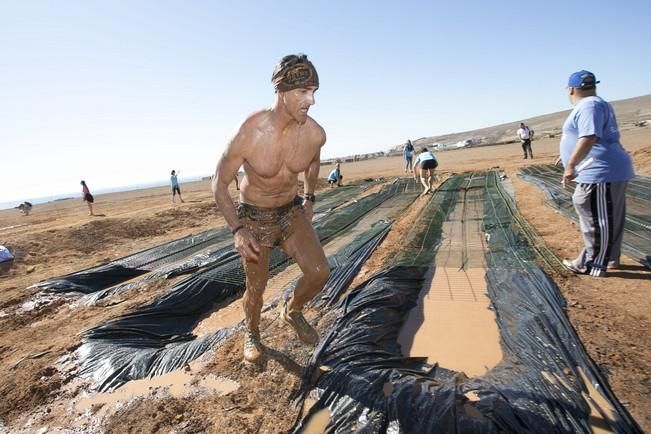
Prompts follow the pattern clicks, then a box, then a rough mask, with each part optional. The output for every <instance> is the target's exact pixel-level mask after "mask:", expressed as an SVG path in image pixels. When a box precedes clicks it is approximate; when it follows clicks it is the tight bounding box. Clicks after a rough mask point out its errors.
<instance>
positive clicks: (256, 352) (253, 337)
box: [244, 330, 262, 363]
mask: <svg viewBox="0 0 651 434" xmlns="http://www.w3.org/2000/svg"><path fill="white" fill-rule="evenodd" d="M260 357H262V351H261V350H260V335H258V334H255V333H253V332H250V331H248V330H247V331H246V332H244V361H245V362H249V363H256V362H257V361H258V360H260Z"/></svg>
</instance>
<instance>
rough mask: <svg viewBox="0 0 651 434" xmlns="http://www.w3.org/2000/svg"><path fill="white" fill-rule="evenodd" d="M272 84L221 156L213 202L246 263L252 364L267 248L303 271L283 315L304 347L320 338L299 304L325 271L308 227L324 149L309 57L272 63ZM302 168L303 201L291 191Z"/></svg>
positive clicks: (247, 343)
mask: <svg viewBox="0 0 651 434" xmlns="http://www.w3.org/2000/svg"><path fill="white" fill-rule="evenodd" d="M271 82H272V84H273V86H274V88H275V90H276V102H275V103H274V105H273V106H272V107H271V108H270V109H265V110H261V111H258V112H256V113H253V114H252V115H250V116H249V117H248V118H247V119H246V120H245V121H244V122H243V123H242V125H241V126H240V128H239V130H238V131H237V133H236V134H235V136H234V137H233V138H232V139H231V141H230V142H229V143H228V145H227V147H226V150H225V151H224V154H223V155H222V157H221V159H220V160H219V163H218V164H217V169H216V171H215V176H214V177H213V182H212V189H213V192H214V196H215V201H216V202H217V206H218V207H219V209H220V210H221V212H222V213H223V215H224V218H225V219H226V222H227V223H228V225H229V226H230V228H231V231H232V232H233V236H234V243H235V248H236V249H237V250H238V252H239V253H240V255H241V256H242V260H243V263H244V272H245V273H246V291H245V293H244V298H243V304H244V315H245V322H246V332H245V338H244V360H245V361H246V362H251V363H253V362H256V361H258V360H259V359H260V358H261V356H262V346H261V345H260V330H259V323H260V312H261V310H262V295H263V293H264V290H265V287H266V285H267V280H268V279H269V253H270V252H271V249H273V248H274V247H280V248H281V249H283V250H284V251H285V252H286V253H287V254H288V255H289V256H291V257H292V258H294V260H295V261H296V263H297V264H298V266H299V267H300V268H301V271H302V272H303V276H301V278H300V279H299V280H298V283H297V284H296V288H295V289H294V294H293V296H292V297H291V299H290V300H289V302H286V303H285V305H284V306H283V307H282V309H281V313H280V318H281V319H282V320H283V321H284V322H286V323H287V324H289V325H290V326H291V327H292V328H293V329H294V331H295V332H296V334H297V335H298V337H299V339H300V340H301V341H303V342H304V343H306V344H310V345H314V344H316V343H317V342H318V340H319V335H318V334H317V332H316V330H315V329H314V328H313V327H312V326H311V325H310V324H309V323H308V322H307V321H306V320H305V318H304V317H303V313H302V310H303V306H304V305H305V303H307V302H308V301H309V300H310V299H311V298H312V297H313V296H314V295H315V294H316V293H317V292H319V291H320V290H321V289H322V288H323V286H324V285H325V283H326V281H327V280H328V276H329V274H330V269H329V267H328V260H327V259H326V256H325V254H324V252H323V248H322V247H321V243H320V242H319V239H318V238H317V235H316V232H315V231H314V229H313V228H312V224H311V222H312V213H313V211H312V207H313V205H314V200H315V198H314V189H315V187H316V183H317V177H318V175H319V168H320V154H321V147H322V146H323V145H324V143H325V141H326V135H325V131H324V130H323V128H322V127H321V126H320V125H319V124H318V123H316V121H315V120H314V119H312V118H311V117H309V116H308V115H307V112H308V110H309V108H310V106H312V105H313V104H314V93H315V92H316V90H317V89H318V87H319V77H318V75H317V72H316V69H315V68H314V66H313V65H312V63H311V62H310V61H309V60H307V56H305V55H302V54H299V55H289V56H285V57H283V58H282V59H281V60H280V62H279V63H278V65H276V68H275V70H274V73H273V75H272V78H271ZM242 165H243V166H244V178H243V180H242V181H241V184H240V189H241V190H240V197H239V202H238V204H237V206H235V205H234V204H233V201H232V200H231V198H230V196H229V194H228V186H229V184H230V183H231V182H233V179H234V177H235V176H236V174H237V171H238V169H239V168H240V166H242ZM301 172H302V173H303V174H304V196H303V198H300V197H298V196H297V195H296V193H297V189H298V175H299V173H301Z"/></svg>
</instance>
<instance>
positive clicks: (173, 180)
mask: <svg viewBox="0 0 651 434" xmlns="http://www.w3.org/2000/svg"><path fill="white" fill-rule="evenodd" d="M170 182H171V183H172V187H178V185H179V182H178V181H177V180H176V175H172V176H170Z"/></svg>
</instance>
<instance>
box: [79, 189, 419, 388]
mask: <svg viewBox="0 0 651 434" xmlns="http://www.w3.org/2000/svg"><path fill="white" fill-rule="evenodd" d="M416 189H417V186H416V185H415V184H414V182H413V180H406V179H403V180H397V181H396V182H394V183H393V184H391V185H389V186H384V187H383V188H382V190H380V191H379V192H378V193H375V194H372V195H369V196H366V197H364V198H361V199H359V200H358V201H356V202H355V203H352V204H350V205H348V206H346V207H342V208H340V209H338V210H337V212H336V213H331V214H328V215H326V216H325V217H324V218H322V219H321V220H320V221H319V222H318V225H317V226H318V227H317V234H318V235H319V238H320V239H321V240H322V242H324V241H323V240H328V239H332V238H334V237H335V236H337V235H339V234H341V233H343V232H344V231H346V230H347V229H349V228H351V227H352V226H353V225H354V224H355V222H357V221H359V220H360V219H361V218H362V217H364V215H366V214H368V213H369V212H372V211H374V210H375V209H377V208H378V207H379V206H380V205H381V204H382V203H383V202H384V201H387V200H388V199H390V198H392V197H395V196H397V195H407V196H408V197H407V199H409V197H410V198H411V200H413V198H415V197H416V195H417V193H415V192H416ZM342 216H343V218H342ZM389 224H390V223H389V222H388V221H385V220H379V221H378V222H377V223H376V224H374V225H372V226H371V227H370V228H369V229H368V230H366V231H364V232H362V233H361V234H359V235H358V236H357V237H355V239H354V240H352V242H351V243H350V244H349V245H347V246H343V247H342V248H341V249H339V251H338V252H337V253H335V255H333V256H332V257H331V258H329V260H330V263H331V265H333V269H332V272H331V276H330V278H329V280H328V283H327V284H326V288H325V289H324V291H323V297H324V298H323V299H322V300H323V302H324V303H327V302H329V301H330V300H331V299H332V298H333V297H336V295H337V294H339V293H340V292H341V290H342V289H343V288H344V287H345V286H346V285H347V284H348V282H350V280H351V279H352V278H353V277H354V275H355V274H356V273H357V270H358V269H359V267H361V264H362V263H363V262H364V260H365V259H366V258H367V257H368V255H369V254H370V253H371V252H372V250H373V249H374V248H375V246H376V245H377V243H378V242H379V241H380V240H381V238H382V237H384V236H385V235H386V232H387V230H388V226H389ZM289 263H290V259H289V257H287V256H286V255H285V254H284V253H283V252H282V251H280V250H278V249H274V250H273V251H272V253H271V258H270V276H273V275H275V274H277V273H279V272H280V271H282V270H283V269H284V268H285V267H286V266H287V265H288V264H289ZM244 285H245V280H244V272H243V269H242V264H241V260H240V258H239V256H234V257H232V258H231V259H230V260H227V261H223V262H221V263H219V264H218V265H214V266H211V267H209V268H208V269H206V270H205V271H202V272H199V273H196V274H194V275H193V276H191V277H189V278H187V279H184V280H183V281H181V282H178V283H177V284H175V285H174V286H172V287H171V288H170V290H169V292H168V293H167V294H166V295H164V296H163V297H162V298H161V299H159V300H157V301H155V302H153V303H150V304H147V305H144V306H141V307H140V308H138V309H136V310H135V311H134V312H132V313H129V314H126V315H123V316H121V317H119V318H116V319H113V320H110V321H107V322H105V323H103V324H101V325H99V326H96V327H94V328H92V329H90V330H87V331H86V332H84V333H83V335H82V342H83V344H82V345H81V347H80V348H79V349H78V350H77V356H78V358H79V361H80V374H81V375H82V376H87V377H91V378H92V379H93V383H94V387H95V388H96V389H98V390H100V391H106V390H113V389H115V388H117V387H119V386H120V385H122V384H124V383H125V382H127V381H130V380H134V379H140V378H145V377H148V376H154V375H160V374H163V373H166V372H170V371H172V370H174V369H178V368H180V367H182V366H184V365H185V364H186V363H188V362H190V361H192V360H194V359H195V358H196V357H198V356H199V355H201V354H202V353H204V352H205V351H206V350H207V349H209V348H211V347H212V346H214V345H215V344H217V343H218V342H220V341H221V340H222V339H224V337H226V336H228V334H229V333H230V331H231V330H232V328H227V329H222V330H219V331H217V332H216V333H213V334H210V335H207V336H203V337H201V338H198V339H197V338H196V337H195V336H194V335H193V334H192V330H193V327H194V326H195V325H196V323H197V322H198V321H199V319H200V318H201V317H202V315H204V314H206V313H208V312H210V311H213V310H214V309H215V306H216V305H217V304H218V303H222V302H225V301H228V300H229V299H231V298H232V297H235V296H237V295H240V294H241V293H242V292H243V290H244Z"/></svg>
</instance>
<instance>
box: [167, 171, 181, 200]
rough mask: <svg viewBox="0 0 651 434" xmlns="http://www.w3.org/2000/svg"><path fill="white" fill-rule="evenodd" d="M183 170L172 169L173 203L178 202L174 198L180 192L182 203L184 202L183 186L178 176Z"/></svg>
mask: <svg viewBox="0 0 651 434" xmlns="http://www.w3.org/2000/svg"><path fill="white" fill-rule="evenodd" d="M179 173H181V171H180V170H179V171H178V172H177V171H175V170H172V173H171V174H170V185H171V186H172V203H176V202H175V200H174V198H175V197H176V194H177V193H178V194H179V199H180V200H181V203H183V198H182V197H181V187H179V180H178V178H177V177H178V176H179Z"/></svg>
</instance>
